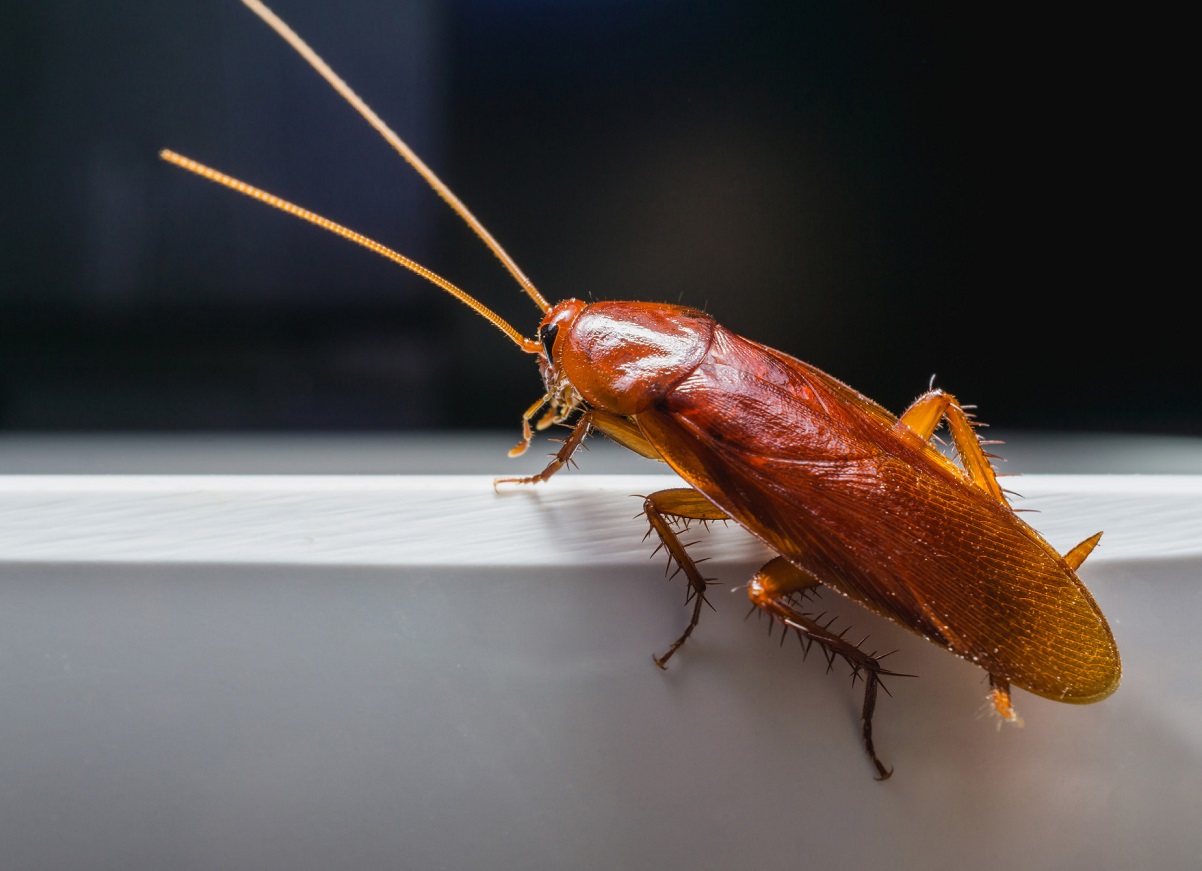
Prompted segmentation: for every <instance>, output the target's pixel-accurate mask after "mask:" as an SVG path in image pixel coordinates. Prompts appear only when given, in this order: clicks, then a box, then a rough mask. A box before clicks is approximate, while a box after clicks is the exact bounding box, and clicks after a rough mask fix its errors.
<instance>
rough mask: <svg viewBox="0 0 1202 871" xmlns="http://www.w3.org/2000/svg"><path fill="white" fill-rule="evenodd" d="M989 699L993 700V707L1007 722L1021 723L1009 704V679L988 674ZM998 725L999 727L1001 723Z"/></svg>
mask: <svg viewBox="0 0 1202 871" xmlns="http://www.w3.org/2000/svg"><path fill="white" fill-rule="evenodd" d="M989 700H990V701H991V702H993V709H994V710H995V711H997V712H998V714H1000V715H1001V718H1002V719H1003V720H1005V721H1006V722H1007V723H1018V724H1019V725H1021V724H1022V721H1021V720H1020V719H1019V718H1018V714H1016V713H1015V712H1014V706H1013V705H1011V704H1010V681H1008V680H1006V679H1005V678H1004V677H1000V676H999V675H996V674H991V675H989ZM998 726H999V727H1000V726H1001V723H999V724H998Z"/></svg>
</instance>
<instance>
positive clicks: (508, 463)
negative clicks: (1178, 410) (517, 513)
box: [0, 421, 1202, 475]
mask: <svg viewBox="0 0 1202 871" xmlns="http://www.w3.org/2000/svg"><path fill="white" fill-rule="evenodd" d="M563 432H564V431H560V432H559V433H554V432H553V433H549V434H546V433H545V434H542V435H540V436H539V438H538V439H537V440H536V441H535V442H534V444H533V445H532V446H531V448H530V450H529V451H528V452H527V453H526V455H525V456H524V457H520V458H518V459H512V460H511V459H509V458H508V457H506V455H505V454H506V451H508V450H509V448H510V447H512V446H513V445H514V444H515V443H516V442H517V440H518V436H519V435H520V429H519V427H518V426H517V425H516V421H515V426H514V427H513V429H512V430H505V431H498V432H494V433H481V434H459V433H436V434H425V435H423V434H416V435H397V434H394V435H388V434H385V435H374V434H367V435H258V436H255V435H222V434H212V435H165V434H151V435H124V434H112V435H69V434H67V435H64V434H47V435H39V434H29V435H14V434H7V435H0V474H9V475H21V474H188V473H197V474H242V473H246V474H294V475H299V474H376V473H379V474H424V473H436V474H456V473H463V474H481V475H521V474H529V473H531V472H533V471H537V470H539V469H541V468H542V465H543V464H545V462H546V458H547V454H548V452H552V451H554V450H555V449H556V448H557V445H555V444H554V443H552V442H551V441H550V440H549V437H550V435H562V433H563ZM989 437H990V438H1000V439H1003V440H1004V441H1005V444H1004V445H1000V446H997V447H994V448H992V450H993V451H994V452H995V453H998V454H1000V455H1001V456H1003V457H1005V458H1006V460H1005V462H1002V463H1000V464H999V467H998V468H999V471H1001V472H1003V473H1007V474H1009V473H1016V474H1028V475H1033V474H1080V473H1095V474H1098V473H1100V474H1130V473H1142V474H1166V475H1185V474H1200V473H1202V439H1198V438H1186V437H1181V436H1131V435H1102V434H1080V433H1036V432H1011V433H1007V432H1004V431H1000V430H994V429H991V430H989ZM586 445H587V446H588V448H589V449H588V450H587V451H582V452H581V454H580V455H579V457H578V460H579V468H578V470H577V471H579V472H581V473H583V474H653V473H655V472H657V471H664V472H666V471H667V469H666V467H664V466H663V464H661V463H655V462H651V461H649V460H645V459H642V458H641V457H638V456H636V455H635V454H632V453H631V452H630V451H627V450H624V449H622V448H620V447H618V446H617V445H615V444H613V443H612V442H610V441H608V440H606V439H605V438H602V437H595V438H591V439H589V440H588V441H587V442H586Z"/></svg>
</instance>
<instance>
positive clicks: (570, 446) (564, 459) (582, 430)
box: [492, 409, 596, 487]
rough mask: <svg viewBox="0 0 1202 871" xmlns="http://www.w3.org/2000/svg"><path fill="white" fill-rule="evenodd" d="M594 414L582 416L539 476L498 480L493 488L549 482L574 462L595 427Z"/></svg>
mask: <svg viewBox="0 0 1202 871" xmlns="http://www.w3.org/2000/svg"><path fill="white" fill-rule="evenodd" d="M536 410H537V409H536ZM594 414H596V412H595V411H593V410H592V409H589V410H588V411H586V412H584V414H582V415H580V418H579V419H578V420H577V421H576V423H575V424H573V426H572V432H571V434H570V435H568V437H567V438H566V439H564V440H563V445H562V446H560V448H559V450H558V451H556V452H555V456H554V457H552V458H551V462H549V463H548V464H547V468H545V469H543V470H542V471H541V472H539V473H538V474H537V475H529V476H528V477H525V478H497V479H496V480H495V481H493V482H492V483H493V486H494V487H496V486H497V485H498V484H541V483H542V482H544V481H547V480H549V479H550V478H551V476H552V475H554V474H555V473H556V472H558V471H559V470H560V469H562V468H563V467H564V466H566V465H567V464H568V463H570V462H571V461H572V454H574V453H576V449H577V448H579V447H580V445H581V443H582V442H583V441H584V438H585V436H587V435H588V431H589V428H590V427H591V426H592V425H593V415H594Z"/></svg>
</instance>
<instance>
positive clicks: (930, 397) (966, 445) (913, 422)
mask: <svg viewBox="0 0 1202 871" xmlns="http://www.w3.org/2000/svg"><path fill="white" fill-rule="evenodd" d="M941 419H946V420H947V428H948V430H949V431H950V432H951V435H952V442H953V444H954V445H955V446H956V452H957V453H958V454H959V455H960V460H961V462H962V463H963V464H964V469H965V472H966V475H967V478H968V480H969V481H970V482H971V483H973V484H975V485H976V486H977V487H979V488H981V489H982V490H984V491H985V492H986V493H988V494H989V495H990V496H992V497H993V498H994V499H996V500H997V501H998V502H1001V503H1002V504H1003V505H1007V506H1008V505H1009V504H1010V503H1009V502H1007V501H1006V496H1005V494H1004V493H1003V492H1002V488H1001V485H999V484H998V481H997V473H995V472H994V470H993V464H992V463H991V462H990V461H989V454H987V453H986V452H985V449H984V447H983V443H982V442H981V440H980V439H979V438H977V434H976V432H975V431H974V430H973V423H972V420H971V418H970V417H969V415H968V413H967V412H966V411H965V410H964V408H963V406H961V405H960V404H959V403H958V402H957V401H956V397H954V396H952V395H951V394H950V393H945V392H944V391H942V390H929V391H927V392H926V393H924V394H923V395H922V396H920V397H918V398H917V399H916V400H914V402H913V403H912V404H911V405H910V407H909V408H907V409H906V410H905V411H904V412H903V413H902V416H901V417H900V418H898V422H897V426H898V427H903V426H904V427H908V428H909V429H910V430H911V431H913V432H914V433H915V434H916V435H917V436H919V437H920V438H922V439H923V440H927V439H929V438H931V436H932V435H934V433H935V429H936V428H937V427H938V426H939V421H940V420H941ZM984 444H989V443H988V442H986V443H984ZM1101 537H1102V533H1100V532H1099V533H1097V534H1095V535H1092V536H1090V537H1089V538H1087V539H1085V540H1084V541H1082V542H1081V543H1080V544H1078V545H1077V546H1076V547H1074V548H1072V549H1071V550H1069V551H1068V552H1067V553H1065V554H1064V561H1065V562H1066V563H1067V564H1068V566H1069V568H1071V569H1072V570H1073V571H1076V570H1077V569H1078V568H1079V567H1080V566H1081V563H1083V562H1084V561H1085V558H1086V557H1087V556H1089V554H1090V553H1091V552H1092V551H1093V549H1094V548H1095V547H1096V546H1097V544H1098V541H1099V540H1100V539H1101ZM989 687H990V691H989V699H990V702H991V703H992V704H993V707H994V710H996V711H997V712H998V714H1000V715H1001V717H1002V719H1003V720H1005V721H1006V722H1009V723H1021V722H1022V720H1021V719H1020V718H1019V716H1018V714H1017V713H1016V712H1015V710H1014V706H1013V705H1012V704H1011V702H1010V681H1009V680H1007V679H1006V678H1004V677H1002V676H1001V675H996V674H991V675H989Z"/></svg>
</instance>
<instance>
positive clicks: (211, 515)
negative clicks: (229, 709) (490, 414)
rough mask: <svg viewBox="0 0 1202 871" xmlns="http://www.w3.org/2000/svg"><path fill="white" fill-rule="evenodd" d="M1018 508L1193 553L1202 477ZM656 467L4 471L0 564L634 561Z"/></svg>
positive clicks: (1033, 486)
mask: <svg viewBox="0 0 1202 871" xmlns="http://www.w3.org/2000/svg"><path fill="white" fill-rule="evenodd" d="M1006 484H1007V485H1008V486H1009V487H1012V488H1013V489H1015V490H1017V491H1018V492H1020V493H1021V494H1022V498H1018V497H1016V498H1014V499H1012V503H1013V505H1014V506H1015V507H1016V508H1021V509H1028V510H1033V511H1035V512H1037V513H1025V514H1023V515H1022V516H1023V517H1024V519H1026V520H1027V522H1028V523H1030V524H1031V525H1032V526H1034V527H1035V528H1036V529H1038V530H1039V531H1040V532H1041V533H1042V534H1043V535H1044V537H1045V538H1047V539H1048V540H1049V541H1050V542H1051V543H1052V545H1053V546H1055V547H1057V548H1059V549H1060V550H1061V551H1063V550H1066V549H1067V548H1069V547H1072V546H1073V545H1074V544H1076V543H1077V542H1078V541H1080V540H1081V539H1082V538H1085V537H1086V536H1088V535H1091V534H1093V533H1094V532H1097V531H1098V530H1104V531H1105V536H1104V537H1103V539H1102V546H1101V547H1099V548H1098V550H1097V551H1095V553H1094V554H1093V555H1092V556H1091V557H1090V563H1091V564H1096V563H1100V562H1105V561H1118V560H1146V559H1158V558H1170V557H1173V558H1179V557H1200V558H1202V476H1185V475H1182V476H1170V475H1030V476H1023V477H1021V478H1012V479H1007V481H1006ZM675 485H676V479H674V478H673V477H671V476H664V475H639V476H601V475H590V476H583V475H582V476H572V475H570V474H560V475H559V476H557V477H556V478H555V479H553V480H552V481H550V482H548V483H546V484H541V485H538V486H533V487H530V486H514V485H503V486H502V487H500V488H499V489H494V487H493V479H492V478H489V477H484V476H476V475H462V476H451V475H431V476H388V475H216V476H208V475H87V476H82V475H9V476H0V563H29V562H34V563H78V562H107V563H111V562H123V563H173V564H181V563H224V564H230V563H234V564H237V563H253V564H283V565H301V564H322V565H345V566H354V565H364V566H366V565H377V566H378V565H387V566H514V565H523V566H572V565H580V564H591V565H624V564H645V563H646V560H647V558H648V556H649V554H650V552H651V550H652V549H653V545H651V544H649V543H647V542H644V541H643V540H642V538H643V534H644V533H645V532H646V522H645V521H644V520H642V519H641V518H639V517H637V516H636V515H638V514H639V512H640V510H641V502H640V500H639V499H638V498H633V497H634V496H636V495H645V494H647V493H650V492H653V491H654V490H657V489H662V488H663V487H665V486H668V487H670V486H675ZM699 537H700V538H704V539H705V541H704V543H703V544H701V545H700V547H701V548H703V549H704V551H705V555H707V556H712V558H713V559H714V560H715V561H718V562H725V563H730V562H737V563H754V562H756V561H757V560H761V561H762V560H763V559H765V558H766V556H767V554H768V552H767V551H766V550H765V549H764V548H763V546H762V545H760V544H759V543H758V542H756V541H755V540H754V539H752V538H751V536H749V535H748V534H747V533H745V532H744V531H743V530H741V529H739V528H737V527H736V526H734V525H733V524H731V525H729V526H726V527H724V526H722V525H721V524H719V525H716V526H715V527H714V528H712V529H711V531H710V533H709V534H708V535H707V534H705V533H700V534H699Z"/></svg>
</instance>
